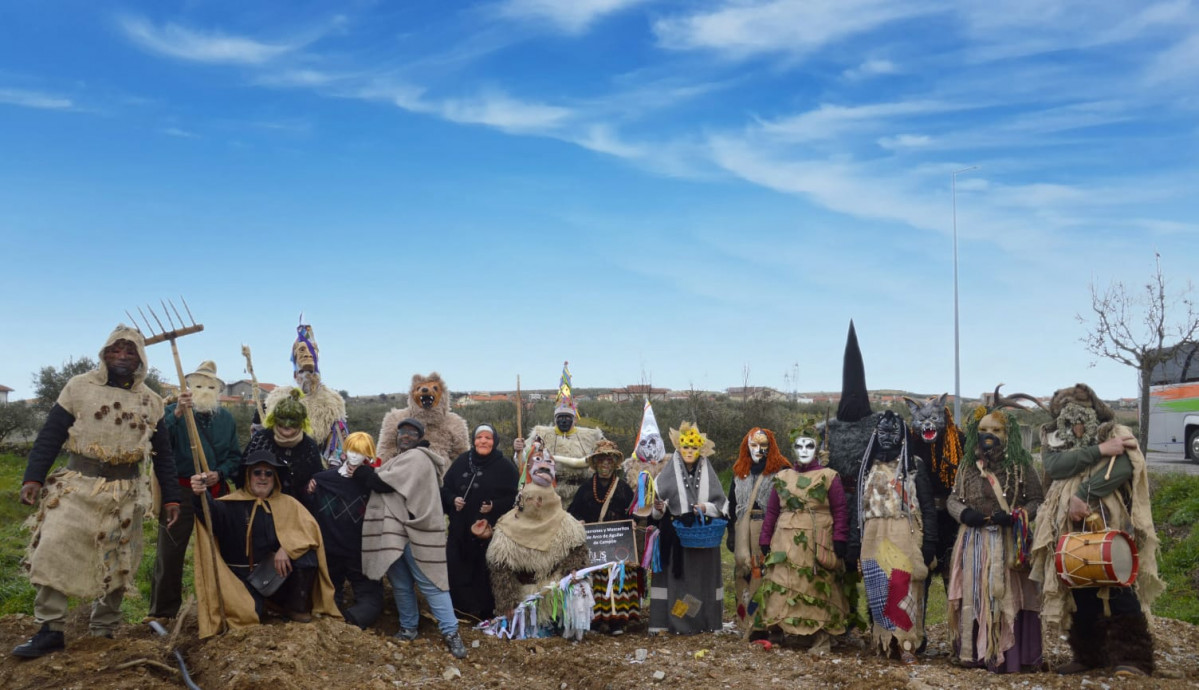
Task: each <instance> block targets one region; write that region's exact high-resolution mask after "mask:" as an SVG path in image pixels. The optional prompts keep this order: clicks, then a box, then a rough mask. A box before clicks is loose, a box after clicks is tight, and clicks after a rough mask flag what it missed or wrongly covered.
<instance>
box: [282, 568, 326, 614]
mask: <svg viewBox="0 0 1199 690" xmlns="http://www.w3.org/2000/svg"><path fill="white" fill-rule="evenodd" d="M315 581H316V568H296V569H295V570H292V571H291V575H288V576H287V581H286V582H284V583H283V586H282V587H281V588H280V589H279V591H278V592H276V593H275V595H276V596H275V597H273V598H274V600H275V603H277V604H280V605H281V606H282V608H283V615H284V616H286V617H287V618H288V620H292V621H295V622H296V623H309V622H311V621H312V585H313V583H314V582H315Z"/></svg>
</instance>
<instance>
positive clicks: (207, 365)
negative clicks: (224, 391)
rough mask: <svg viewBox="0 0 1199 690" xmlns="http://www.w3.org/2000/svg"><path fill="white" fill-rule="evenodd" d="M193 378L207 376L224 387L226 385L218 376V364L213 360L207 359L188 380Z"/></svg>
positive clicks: (188, 376)
mask: <svg viewBox="0 0 1199 690" xmlns="http://www.w3.org/2000/svg"><path fill="white" fill-rule="evenodd" d="M193 376H207V377H208V378H210V379H212V380H213V381H216V382H217V383H219V384H221V385H222V386H223V385H225V382H224V381H223V380H221V378H220V377H219V376H217V375H216V362H214V361H212V360H211V359H206V360H204V361H203V362H200V366H198V367H196V370H195V371H193V372H192V373H190V374H188V375H187V376H186V378H189V379H190V378H191V377H193Z"/></svg>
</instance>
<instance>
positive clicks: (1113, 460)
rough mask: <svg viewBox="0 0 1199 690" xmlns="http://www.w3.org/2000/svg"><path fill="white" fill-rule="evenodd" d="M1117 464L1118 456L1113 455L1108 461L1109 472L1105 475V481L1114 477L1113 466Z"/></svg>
mask: <svg viewBox="0 0 1199 690" xmlns="http://www.w3.org/2000/svg"><path fill="white" fill-rule="evenodd" d="M1115 466H1116V456H1115V455H1113V456H1112V459H1111V460H1108V461H1107V473H1106V474H1104V475H1103V479H1104V481H1107V480H1108V479H1111V478H1112V468H1113V467H1115Z"/></svg>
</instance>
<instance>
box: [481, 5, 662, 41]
mask: <svg viewBox="0 0 1199 690" xmlns="http://www.w3.org/2000/svg"><path fill="white" fill-rule="evenodd" d="M645 2H648V0H504V1H503V2H502V3H500V4H499V5H498V6H497V8H496V9H497V10H498V11H499V13H500V15H502V16H505V17H510V18H514V19H523V20H534V21H541V22H548V23H550V24H553V25H554V26H556V27H558V28H559V29H562V30H563V31H566V32H567V33H571V34H577V33H581V32H583V31H585V30H587V28H588V27H590V26H591V24H592V23H594V22H595V21H597V20H599V19H600V18H602V17H604V16H606V15H609V14H614V13H616V12H619V11H621V10H625V9H628V8H630V7H632V6H634V5H640V4H644V3H645Z"/></svg>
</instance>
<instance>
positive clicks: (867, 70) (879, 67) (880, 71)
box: [841, 60, 899, 81]
mask: <svg viewBox="0 0 1199 690" xmlns="http://www.w3.org/2000/svg"><path fill="white" fill-rule="evenodd" d="M898 72H899V67H898V66H896V64H895V63H894V62H891V61H890V60H867V61H865V62H863V63H862V64H860V65H858V66H857V67H854V68H852V69H847V70H845V71H844V72H842V73H841V76H843V77H845V78H846V79H849V80H851V81H857V80H860V79H869V78H870V77H877V76H880V75H884V74H897V73H898Z"/></svg>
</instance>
